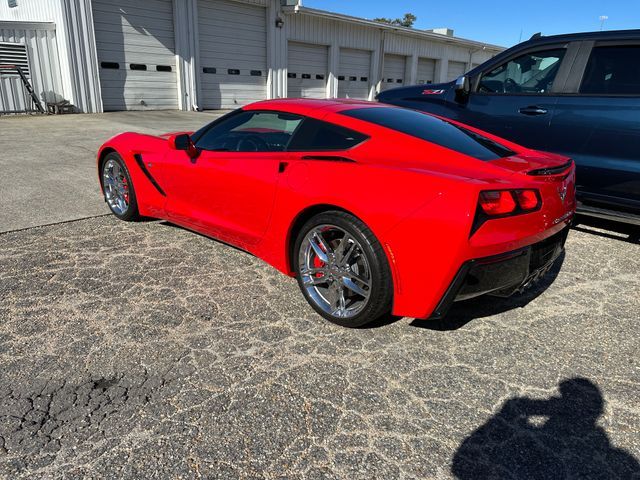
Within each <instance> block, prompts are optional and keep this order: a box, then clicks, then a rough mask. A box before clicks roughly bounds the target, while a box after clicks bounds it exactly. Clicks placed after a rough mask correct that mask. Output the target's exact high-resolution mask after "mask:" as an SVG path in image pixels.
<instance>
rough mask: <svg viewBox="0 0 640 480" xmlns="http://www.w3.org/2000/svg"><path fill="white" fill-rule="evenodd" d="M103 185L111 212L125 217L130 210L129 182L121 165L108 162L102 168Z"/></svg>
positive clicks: (113, 161)
mask: <svg viewBox="0 0 640 480" xmlns="http://www.w3.org/2000/svg"><path fill="white" fill-rule="evenodd" d="M102 185H103V188H104V197H105V199H106V200H107V203H108V204H109V207H110V208H111V210H113V212H114V213H116V214H117V215H124V214H125V213H127V210H128V209H129V195H130V193H129V182H128V181H127V176H126V175H125V172H124V170H123V169H122V167H121V166H120V164H119V163H118V162H117V161H115V160H113V159H110V160H107V162H106V163H105V164H104V167H102Z"/></svg>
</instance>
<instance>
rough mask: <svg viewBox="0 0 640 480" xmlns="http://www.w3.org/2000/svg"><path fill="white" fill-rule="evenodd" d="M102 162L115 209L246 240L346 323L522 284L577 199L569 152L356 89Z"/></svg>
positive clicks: (260, 109) (144, 143) (115, 144)
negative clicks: (539, 147) (350, 94)
mask: <svg viewBox="0 0 640 480" xmlns="http://www.w3.org/2000/svg"><path fill="white" fill-rule="evenodd" d="M97 166H98V172H99V181H100V187H101V189H102V193H103V195H104V199H105V201H106V203H107V205H108V206H109V208H110V209H111V211H112V212H113V214H114V215H115V216H116V217H118V218H119V219H121V220H127V221H133V220H136V219H138V218H140V217H151V218H158V219H165V220H167V221H169V222H172V223H174V224H177V225H180V226H183V227H185V228H187V229H190V230H193V231H196V232H199V233H202V234H204V235H207V236H209V237H212V238H215V239H218V240H220V241H223V242H225V243H228V244H231V245H234V246H236V247H239V248H241V249H243V250H245V251H248V252H250V253H252V254H253V255H255V256H257V257H259V258H261V259H263V260H264V261H265V262H267V263H268V264H270V265H272V266H273V267H275V268H277V269H278V270H280V271H281V272H283V273H285V274H286V275H290V276H294V277H296V278H297V281H298V284H299V286H300V289H301V291H302V294H303V295H304V296H305V298H306V300H307V301H308V302H309V304H310V305H311V307H313V309H314V310H315V311H316V312H318V313H319V314H320V315H321V316H323V317H324V318H326V319H328V320H330V321H332V322H334V323H337V324H339V325H343V326H347V327H358V326H361V325H364V324H366V323H369V322H372V321H375V320H377V319H379V318H381V317H384V316H388V315H394V316H408V317H414V318H442V317H444V316H445V315H446V313H447V311H448V308H449V307H450V305H451V304H452V303H453V302H455V301H458V300H464V299H468V298H472V297H476V296H479V295H483V294H492V295H500V296H508V295H511V294H514V293H517V292H519V291H521V290H522V289H524V288H526V287H527V286H528V285H530V284H532V283H533V282H535V281H536V280H537V279H539V278H540V277H541V276H542V275H544V274H545V272H546V271H547V270H548V269H549V268H550V267H551V265H552V264H553V263H554V262H555V260H556V259H557V257H558V256H559V255H560V254H561V252H562V251H563V249H564V243H565V239H566V236H567V231H568V226H569V224H570V222H571V220H572V217H573V215H574V211H575V207H576V202H575V166H574V164H573V161H572V160H570V159H569V158H566V157H563V156H560V155H555V154H550V153H544V152H540V151H535V150H530V149H527V148H523V147H521V146H519V145H516V144H514V143H511V142H508V141H506V140H503V139H500V138H498V137H496V136H494V135H491V134H488V133H485V132H482V131H480V130H478V129H476V128H473V127H469V126H466V125H463V124H460V123H458V122H455V121H451V120H446V119H443V118H440V117H437V116H433V115H430V114H426V113H422V112H418V111H414V110H409V109H404V108H400V107H395V106H389V105H384V104H379V103H371V102H364V101H354V100H311V99H281V100H267V101H262V102H257V103H253V104H251V105H248V106H245V107H242V108H240V109H238V110H235V111H233V112H231V113H229V114H227V115H224V116H222V117H221V118H219V119H217V120H215V121H213V122H211V123H209V124H208V125H205V126H204V127H202V128H201V129H200V130H198V131H196V132H176V133H170V134H166V135H160V136H153V135H144V134H138V133H122V134H120V135H117V136H115V137H113V138H111V139H110V140H108V141H107V142H106V143H105V144H104V145H102V147H101V148H100V150H99V152H98V156H97Z"/></svg>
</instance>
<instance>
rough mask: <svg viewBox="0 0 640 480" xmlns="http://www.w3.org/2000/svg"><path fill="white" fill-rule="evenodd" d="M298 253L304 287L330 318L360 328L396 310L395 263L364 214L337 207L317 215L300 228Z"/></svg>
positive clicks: (311, 300) (295, 249)
mask: <svg viewBox="0 0 640 480" xmlns="http://www.w3.org/2000/svg"><path fill="white" fill-rule="evenodd" d="M292 255H293V266H294V271H295V273H296V277H297V280H298V285H299V286H300V290H302V293H303V295H304V296H305V298H306V299H307V301H308V302H309V304H310V305H311V306H312V307H313V309H314V310H315V311H316V312H318V313H319V314H320V315H321V316H323V317H324V318H326V319H327V320H329V321H330V322H333V323H335V324H338V325H341V326H343V327H350V328H356V327H361V326H363V325H366V324H368V323H371V322H375V321H378V320H380V319H381V318H382V317H384V316H387V315H389V314H390V311H391V305H392V300H393V280H392V277H391V269H390V268H389V262H388V260H387V256H386V254H385V252H384V249H383V248H382V245H381V244H380V242H379V241H378V239H377V238H376V237H375V235H374V234H373V232H372V231H371V230H370V229H369V228H368V227H367V226H366V225H365V224H364V223H363V222H362V221H361V220H359V219H358V218H356V217H354V216H353V215H351V214H349V213H346V212H342V211H337V210H336V211H326V212H323V213H320V214H318V215H315V216H314V217H312V218H311V219H309V220H308V221H307V222H306V223H305V224H304V225H303V226H302V228H301V229H300V231H299V233H298V235H297V238H296V241H295V243H294V247H293V251H292Z"/></svg>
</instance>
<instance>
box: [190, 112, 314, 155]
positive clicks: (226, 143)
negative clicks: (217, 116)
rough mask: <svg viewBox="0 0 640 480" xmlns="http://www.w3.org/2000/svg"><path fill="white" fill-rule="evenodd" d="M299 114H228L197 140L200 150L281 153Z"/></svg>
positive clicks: (292, 131) (293, 130) (291, 133)
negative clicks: (225, 118)
mask: <svg viewBox="0 0 640 480" xmlns="http://www.w3.org/2000/svg"><path fill="white" fill-rule="evenodd" d="M301 121H302V117H300V116H298V115H292V114H289V113H281V112H252V111H248V112H242V113H239V114H237V115H233V116H231V117H230V118H229V119H228V120H225V121H223V122H221V123H219V124H217V125H215V126H213V127H212V128H210V129H209V130H207V131H206V132H204V133H203V134H202V135H201V136H200V137H199V138H198V139H197V141H196V147H198V148H201V149H202V150H210V151H219V152H221V151H222V152H282V151H284V150H285V148H286V146H287V144H288V143H289V141H290V140H291V136H292V135H293V133H294V132H295V130H296V128H297V127H298V125H299V124H300V122H301Z"/></svg>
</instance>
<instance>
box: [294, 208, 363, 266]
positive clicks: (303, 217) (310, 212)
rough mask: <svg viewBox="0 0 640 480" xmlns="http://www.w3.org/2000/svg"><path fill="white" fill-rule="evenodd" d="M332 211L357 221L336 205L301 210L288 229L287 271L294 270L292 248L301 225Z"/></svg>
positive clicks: (350, 213) (347, 211)
mask: <svg viewBox="0 0 640 480" xmlns="http://www.w3.org/2000/svg"><path fill="white" fill-rule="evenodd" d="M332 210H337V211H339V212H345V213H348V214H349V215H353V216H354V217H356V218H358V219H359V217H358V216H357V215H355V214H354V213H352V212H350V211H349V210H347V209H344V208H341V207H337V206H336V205H330V204H321V205H313V206H312V207H308V208H306V209H305V210H303V211H302V212H300V213H299V214H298V216H297V217H296V218H295V220H294V221H293V224H292V225H291V228H290V229H289V236H288V238H287V252H286V253H287V265H288V267H289V270H290V271H291V272H293V271H294V268H293V247H294V246H295V244H296V238H298V233H299V232H300V230H301V229H302V227H303V225H304V224H305V223H307V221H308V220H309V219H310V218H312V217H315V216H316V215H318V214H320V213H324V212H328V211H332ZM359 220H360V221H362V220H361V219H359ZM363 223H364V222H363Z"/></svg>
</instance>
